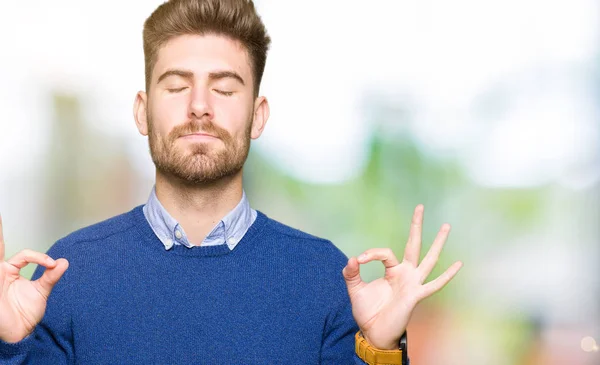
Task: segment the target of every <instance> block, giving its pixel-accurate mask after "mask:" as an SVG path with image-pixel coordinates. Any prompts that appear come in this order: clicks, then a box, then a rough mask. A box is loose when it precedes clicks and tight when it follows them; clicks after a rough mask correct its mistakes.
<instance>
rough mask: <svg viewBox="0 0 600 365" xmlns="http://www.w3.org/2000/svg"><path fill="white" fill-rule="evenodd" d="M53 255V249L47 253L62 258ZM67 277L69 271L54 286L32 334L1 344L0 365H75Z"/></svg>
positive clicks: (39, 272) (38, 270) (38, 271)
mask: <svg viewBox="0 0 600 365" xmlns="http://www.w3.org/2000/svg"><path fill="white" fill-rule="evenodd" d="M53 251H54V250H53V248H51V249H50V250H49V251H48V254H49V255H50V256H51V257H53V258H57V257H64V256H60V255H57V254H56V253H55V252H53ZM44 270H45V269H44V268H43V267H41V266H38V267H37V268H36V270H35V272H34V274H33V276H32V278H31V280H37V279H38V278H39V277H40V276H42V274H43V273H44ZM68 274H69V270H67V272H66V273H65V274H64V275H63V277H62V278H61V279H60V280H59V282H58V283H57V284H56V285H55V286H54V289H53V290H52V292H51V293H50V296H49V297H48V303H47V305H46V312H45V313H44V317H43V318H42V321H41V322H40V323H39V324H38V325H37V326H36V327H35V329H34V331H33V333H32V334H30V335H29V336H27V337H25V338H24V339H23V340H21V341H20V342H17V343H7V342H3V341H1V340H0V365H8V364H10V365H13V364H15V365H16V364H56V365H63V364H72V363H73V362H74V356H73V338H72V331H71V319H70V310H69V308H70V307H69V305H68V299H69V296H68V295H67V294H68V284H67V282H68Z"/></svg>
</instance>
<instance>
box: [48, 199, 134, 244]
mask: <svg viewBox="0 0 600 365" xmlns="http://www.w3.org/2000/svg"><path fill="white" fill-rule="evenodd" d="M139 214H142V215H143V213H141V206H138V207H135V208H134V209H132V210H131V211H129V212H126V213H122V214H119V215H117V216H114V217H111V218H108V219H106V220H104V221H101V222H98V223H95V224H92V225H89V226H87V227H83V228H81V229H78V230H76V231H74V232H72V233H70V234H68V235H67V236H65V237H63V238H61V239H59V240H58V241H57V242H56V243H55V244H54V245H53V246H52V247H51V248H50V250H49V253H52V252H54V253H64V252H67V251H69V250H70V249H71V248H73V247H74V246H79V245H85V244H92V243H97V242H99V241H106V240H108V239H110V238H112V237H118V236H120V235H123V234H126V233H127V232H128V231H130V230H131V229H133V228H134V227H135V225H136V215H139Z"/></svg>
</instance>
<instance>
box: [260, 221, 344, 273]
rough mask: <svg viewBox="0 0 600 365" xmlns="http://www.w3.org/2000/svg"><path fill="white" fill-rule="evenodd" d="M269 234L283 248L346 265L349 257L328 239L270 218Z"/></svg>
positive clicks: (267, 226)
mask: <svg viewBox="0 0 600 365" xmlns="http://www.w3.org/2000/svg"><path fill="white" fill-rule="evenodd" d="M266 228H267V230H266V231H267V232H268V233H267V234H268V235H272V236H273V237H274V238H275V239H276V242H277V243H278V244H279V245H282V246H284V247H283V248H285V249H289V250H293V251H295V252H297V253H302V254H306V255H310V256H312V255H316V256H319V257H321V258H323V259H327V260H332V259H333V260H334V261H339V262H340V263H343V264H344V265H345V264H346V262H347V260H348V257H347V256H346V255H345V254H344V253H343V252H342V251H341V250H340V249H339V248H338V247H337V246H336V245H334V244H333V242H331V241H330V240H328V239H325V238H321V237H317V236H315V235H312V234H309V233H306V232H303V231H301V230H299V229H296V228H293V227H290V226H288V225H286V224H284V223H281V222H278V221H276V220H274V219H272V218H268V222H267V225H266Z"/></svg>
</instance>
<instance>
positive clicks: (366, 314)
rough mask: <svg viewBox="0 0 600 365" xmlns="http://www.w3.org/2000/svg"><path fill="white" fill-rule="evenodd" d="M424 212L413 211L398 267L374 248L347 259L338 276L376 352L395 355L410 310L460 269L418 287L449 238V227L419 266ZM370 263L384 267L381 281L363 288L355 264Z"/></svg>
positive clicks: (391, 255)
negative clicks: (388, 352)
mask: <svg viewBox="0 0 600 365" xmlns="http://www.w3.org/2000/svg"><path fill="white" fill-rule="evenodd" d="M423 210H424V208H423V206H422V205H418V206H417V207H416V209H415V212H414V215H413V219H412V225H411V227H410V237H409V240H408V243H407V244H406V249H405V252H404V259H403V260H402V262H401V263H400V262H398V259H397V258H396V256H395V255H394V253H393V252H392V250H390V249H389V248H374V249H370V250H367V251H365V252H364V253H363V254H362V255H360V256H358V259H357V258H354V257H351V258H350V260H348V264H347V265H346V267H345V268H344V270H343V274H344V278H345V279H346V285H347V287H348V294H349V295H350V301H351V303H352V314H353V315H354V319H355V320H356V323H357V324H358V326H359V327H360V330H361V332H362V334H363V336H364V337H365V339H366V340H367V341H368V342H369V343H370V344H371V345H372V346H374V347H376V348H378V349H381V350H397V349H398V345H399V341H400V337H401V336H402V334H403V333H404V331H405V330H406V326H407V325H408V321H409V319H410V316H411V314H412V311H413V309H414V308H415V306H416V305H417V304H418V303H419V302H420V301H421V300H422V299H424V298H427V297H429V296H430V295H432V294H433V293H435V292H437V291H439V290H440V289H442V288H443V287H444V286H445V285H446V284H447V283H448V282H449V281H450V280H452V278H453V277H454V276H455V275H456V273H457V272H458V270H460V268H461V267H462V262H460V261H457V262H455V263H454V264H453V265H452V266H450V268H448V269H447V270H446V271H445V272H444V273H443V274H442V275H440V276H439V277H438V278H437V279H435V280H432V281H430V282H429V283H427V284H423V282H424V281H425V279H426V278H427V276H429V274H430V273H431V271H432V270H433V267H434V266H435V264H436V263H437V260H438V258H439V256H440V252H441V251H442V248H443V247H444V243H445V242H446V239H447V238H448V234H449V232H450V225H449V224H444V225H442V228H441V230H440V231H439V233H438V234H437V237H436V238H435V240H434V242H433V245H432V246H431V248H430V249H429V252H427V255H426V256H425V258H424V259H423V261H422V262H421V264H420V265H419V257H420V251H421V231H422V225H423ZM373 260H378V261H382V262H383V264H384V266H385V275H384V277H383V278H379V279H376V280H374V281H372V282H370V283H365V282H364V281H362V279H361V277H360V264H366V263H367V262H370V261H373Z"/></svg>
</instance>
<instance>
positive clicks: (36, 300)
mask: <svg viewBox="0 0 600 365" xmlns="http://www.w3.org/2000/svg"><path fill="white" fill-rule="evenodd" d="M30 263H33V264H38V265H41V266H44V267H45V268H46V271H45V272H44V274H43V275H42V277H40V278H39V279H38V280H35V281H30V280H27V279H25V278H24V277H22V276H21V275H19V272H20V270H21V269H22V268H24V267H25V266H27V264H30ZM68 266H69V263H68V262H67V260H65V259H58V260H56V261H55V260H53V259H52V258H51V257H50V256H48V255H46V254H43V253H40V252H35V251H32V250H23V251H21V252H19V253H17V254H16V255H15V256H13V257H11V258H10V259H8V260H7V261H4V238H3V235H2V217H0V340H3V341H5V342H18V341H21V340H22V339H23V338H25V337H26V336H27V335H28V334H30V333H31V332H32V331H33V329H34V328H35V326H36V325H37V324H38V323H39V322H40V321H41V320H42V317H43V316H44V313H45V311H46V301H47V300H48V296H49V295H50V291H52V288H53V287H54V284H56V283H57V282H58V280H59V279H60V278H61V276H62V275H63V274H64V273H65V271H66V270H67V267H68Z"/></svg>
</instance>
